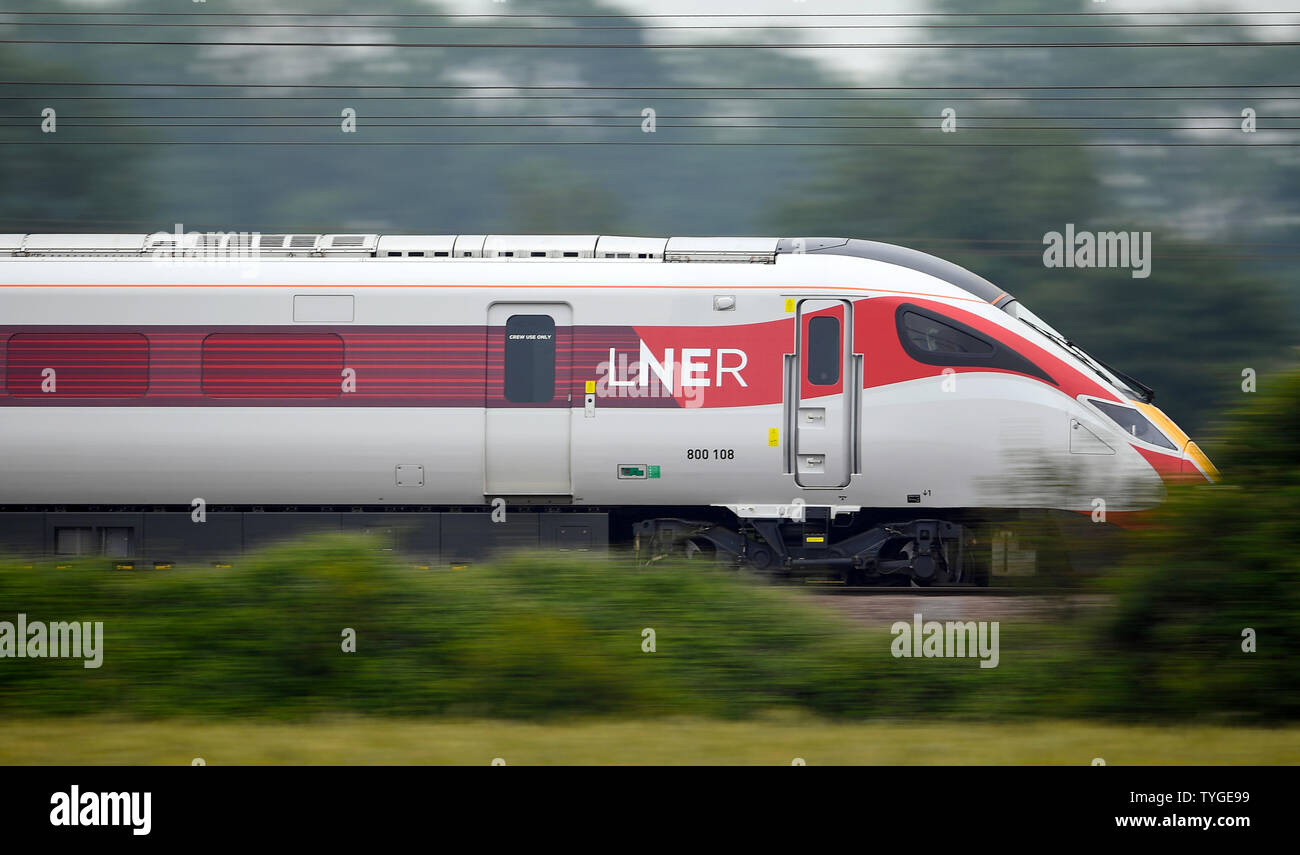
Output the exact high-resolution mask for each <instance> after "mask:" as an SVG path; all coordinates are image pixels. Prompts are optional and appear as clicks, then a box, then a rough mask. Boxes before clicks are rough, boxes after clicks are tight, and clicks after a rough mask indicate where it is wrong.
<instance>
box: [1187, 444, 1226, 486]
mask: <svg viewBox="0 0 1300 855" xmlns="http://www.w3.org/2000/svg"><path fill="white" fill-rule="evenodd" d="M1182 474H1183V475H1184V476H1185V477H1187V478H1197V477H1201V478H1204V479H1205V480H1206V481H1209V482H1211V483H1217V482H1218V481H1219V480H1220V476H1219V470H1218V469H1217V468H1215V466H1214V464H1213V463H1212V462H1211V461H1210V458H1209V457H1207V456H1206V454H1205V452H1204V451H1201V447H1200V446H1199V445H1197V444H1196V443H1194V442H1192V441H1191V440H1188V441H1187V444H1186V445H1185V446H1183V463H1182Z"/></svg>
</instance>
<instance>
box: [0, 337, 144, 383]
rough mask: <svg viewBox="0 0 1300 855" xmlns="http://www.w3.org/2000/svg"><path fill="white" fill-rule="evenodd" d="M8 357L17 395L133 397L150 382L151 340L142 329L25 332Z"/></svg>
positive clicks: (12, 340) (10, 380)
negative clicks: (119, 331)
mask: <svg viewBox="0 0 1300 855" xmlns="http://www.w3.org/2000/svg"><path fill="white" fill-rule="evenodd" d="M8 355H9V364H8V365H7V366H6V368H5V374H6V377H5V382H6V383H7V384H8V387H9V392H10V394H12V395H18V396H22V397H40V396H42V395H48V396H50V397H61V398H69V397H71V398H114V397H131V396H138V395H143V394H144V393H145V391H146V389H147V388H148V386H149V342H148V340H146V339H145V337H144V336H142V335H140V334H138V333H19V334H17V335H15V336H13V337H12V338H10V339H9V346H8Z"/></svg>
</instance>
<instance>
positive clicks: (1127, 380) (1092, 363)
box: [1017, 318, 1156, 404]
mask: <svg viewBox="0 0 1300 855" xmlns="http://www.w3.org/2000/svg"><path fill="white" fill-rule="evenodd" d="M1017 320H1018V321H1020V322H1021V323H1022V324H1026V325H1028V326H1030V327H1032V328H1033V329H1036V330H1038V331H1039V332H1040V333H1042V334H1043V335H1045V336H1047V337H1048V338H1050V339H1051V340H1052V341H1054V342H1056V343H1057V344H1058V345H1060V346H1061V347H1063V348H1065V349H1066V350H1067V351H1069V352H1070V353H1071V354H1073V355H1074V356H1075V357H1076V358H1077V359H1078V360H1079V361H1080V362H1082V363H1083V364H1084V365H1086V366H1088V367H1089V368H1090V369H1092V373H1094V374H1096V375H1097V376H1098V377H1100V378H1101V379H1103V380H1105V381H1106V382H1107V383H1109V382H1111V378H1110V377H1107V376H1106V375H1105V374H1103V373H1102V371H1101V370H1100V369H1099V368H1098V367H1097V366H1101V368H1104V369H1106V370H1107V371H1109V372H1110V373H1111V374H1113V375H1114V376H1115V377H1117V378H1119V380H1120V381H1121V382H1123V383H1124V384H1126V385H1128V386H1129V391H1130V392H1133V393H1134V394H1136V395H1137V396H1138V397H1139V398H1140V399H1141V400H1142V403H1144V404H1149V403H1151V402H1152V401H1153V400H1155V397H1156V393H1155V390H1153V389H1152V388H1151V387H1150V386H1147V385H1146V384H1145V383H1142V382H1141V381H1139V380H1137V379H1135V378H1134V377H1131V376H1130V375H1128V374H1125V373H1124V372H1123V371H1116V370H1115V369H1114V368H1111V367H1110V366H1109V365H1107V364H1106V363H1104V362H1102V361H1101V360H1100V359H1097V358H1096V357H1094V356H1090V355H1089V354H1088V353H1087V351H1085V350H1084V349H1083V348H1081V347H1079V346H1078V345H1077V344H1075V343H1074V342H1072V341H1070V340H1069V339H1068V338H1064V337H1063V336H1059V335H1054V334H1052V333H1050V332H1048V331H1047V330H1045V329H1043V328H1042V327H1040V326H1039V325H1038V324H1035V323H1032V322H1030V321H1027V320H1025V319H1024V318H1017Z"/></svg>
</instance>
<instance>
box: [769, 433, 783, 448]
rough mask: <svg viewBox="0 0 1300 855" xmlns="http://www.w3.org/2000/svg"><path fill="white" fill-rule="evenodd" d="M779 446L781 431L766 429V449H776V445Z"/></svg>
mask: <svg viewBox="0 0 1300 855" xmlns="http://www.w3.org/2000/svg"><path fill="white" fill-rule="evenodd" d="M780 444H781V429H780V428H768V429H767V445H768V447H769V448H776V447H777V446H778V445H780Z"/></svg>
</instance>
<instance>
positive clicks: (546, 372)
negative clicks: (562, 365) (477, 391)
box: [505, 315, 555, 404]
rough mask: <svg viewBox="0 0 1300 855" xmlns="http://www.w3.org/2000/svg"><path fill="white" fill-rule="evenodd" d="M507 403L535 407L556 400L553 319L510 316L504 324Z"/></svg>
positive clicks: (543, 316) (542, 316) (549, 317)
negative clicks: (534, 405) (532, 405)
mask: <svg viewBox="0 0 1300 855" xmlns="http://www.w3.org/2000/svg"><path fill="white" fill-rule="evenodd" d="M505 362H506V364H505V374H506V390H505V391H506V400H507V401H512V402H514V403H517V404H536V403H542V402H545V401H549V400H551V399H552V398H554V397H555V319H554V318H552V317H551V316H550V315H511V316H510V317H509V318H508V319H507V320H506V356H505Z"/></svg>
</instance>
